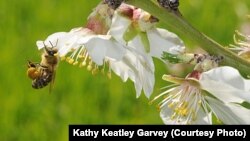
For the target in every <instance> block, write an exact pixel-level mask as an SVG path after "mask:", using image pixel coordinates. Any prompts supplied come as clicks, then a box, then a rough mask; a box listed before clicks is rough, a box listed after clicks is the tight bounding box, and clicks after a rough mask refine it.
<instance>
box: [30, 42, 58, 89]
mask: <svg viewBox="0 0 250 141" xmlns="http://www.w3.org/2000/svg"><path fill="white" fill-rule="evenodd" d="M50 44H51V45H52V43H51V42H50ZM56 54H57V49H55V48H54V46H53V45H52V47H50V48H48V47H47V46H46V45H45V44H44V52H43V54H42V55H41V58H42V59H41V62H40V63H33V62H31V61H28V70H27V75H28V77H29V78H30V79H32V87H33V88H34V89H40V88H43V87H45V86H47V85H48V84H49V83H50V91H51V89H52V84H53V83H54V79H55V74H56V67H57V64H58V60H59V59H58V57H57V55H56Z"/></svg>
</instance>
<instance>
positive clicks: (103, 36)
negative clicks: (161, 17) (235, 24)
mask: <svg viewBox="0 0 250 141" xmlns="http://www.w3.org/2000/svg"><path fill="white" fill-rule="evenodd" d="M156 22H158V19H157V18H155V17H153V16H152V15H150V14H149V13H147V12H145V11H143V10H142V9H139V8H136V7H133V6H131V5H126V4H122V5H121V6H120V7H119V8H117V9H116V10H113V9H112V8H109V6H108V5H107V4H105V3H101V4H99V5H98V6H97V7H96V9H95V10H94V11H93V12H92V13H91V14H90V16H89V18H88V23H87V24H86V26H84V27H78V28H74V29H72V30H71V31H69V32H57V33H54V34H52V35H50V36H48V37H47V39H46V40H45V41H37V46H38V49H42V48H44V47H45V46H46V47H55V48H56V49H57V50H58V56H59V57H60V58H61V59H62V60H64V59H65V60H67V61H68V62H69V63H70V64H73V65H79V66H80V67H84V66H86V67H87V69H88V70H89V71H92V72H93V73H95V72H97V71H99V70H100V69H102V71H105V70H108V74H109V75H108V76H110V74H111V72H112V71H113V72H114V73H115V74H116V75H118V76H119V77H121V79H122V80H123V81H124V82H126V81H127V80H128V79H130V80H132V81H133V82H134V85H135V89H136V96H137V97H139V96H140V94H141V92H142V91H143V92H144V93H145V95H146V97H148V98H149V97H150V95H151V94H152V92H153V89H154V83H155V76H154V72H155V67H154V62H153V57H155V58H158V59H160V60H162V54H163V53H164V52H165V53H168V54H171V55H176V56H178V55H181V54H184V53H185V47H184V44H183V42H182V40H181V39H180V38H179V37H178V36H177V35H175V34H174V33H171V32H169V31H167V30H166V29H161V28H156V26H155V23H156ZM238 44H240V45H241V46H243V47H245V48H246V47H249V46H246V45H245V44H243V43H238ZM248 52H249V51H248ZM248 52H247V53H248ZM244 53H245V52H244ZM196 61H197V66H199V67H200V66H203V67H204V66H205V68H206V70H209V71H207V72H205V71H204V72H203V71H198V70H194V71H193V72H192V73H190V74H189V75H188V76H187V77H186V78H185V79H182V78H176V77H172V76H169V75H164V76H163V79H164V80H167V81H170V82H174V83H175V84H173V85H170V86H167V87H166V88H168V89H167V90H166V91H164V92H163V93H162V94H160V95H159V96H157V97H156V98H155V99H154V100H156V99H159V98H160V97H162V96H165V97H164V98H163V101H162V102H161V103H160V104H159V108H160V110H161V112H160V116H161V118H162V120H163V121H164V123H165V124H213V120H212V119H213V117H216V118H217V119H218V121H219V122H220V123H224V124H250V120H249V119H250V110H249V109H247V107H244V106H242V103H244V102H247V103H250V80H246V79H244V78H242V76H241V75H240V74H239V72H238V71H237V70H236V69H234V68H231V67H217V64H216V65H214V64H215V63H218V62H212V63H211V60H206V59H205V61H201V60H200V58H196ZM201 62H203V64H201ZM204 62H206V63H204ZM211 64H213V65H211ZM207 68H208V69H207ZM203 70H204V69H203ZM154 100H153V101H154Z"/></svg>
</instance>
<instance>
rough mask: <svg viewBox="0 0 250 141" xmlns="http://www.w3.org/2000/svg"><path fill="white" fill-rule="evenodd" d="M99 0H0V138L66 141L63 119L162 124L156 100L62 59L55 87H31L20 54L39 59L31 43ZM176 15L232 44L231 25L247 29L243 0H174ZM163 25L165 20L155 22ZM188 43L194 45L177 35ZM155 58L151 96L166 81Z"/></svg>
mask: <svg viewBox="0 0 250 141" xmlns="http://www.w3.org/2000/svg"><path fill="white" fill-rule="evenodd" d="M98 2H99V0H91V1H90V0H70V1H69V0H40V1H34V0H19V1H18V0H15V1H14V0H1V1H0V33H1V34H0V43H1V47H0V57H1V60H0V65H1V69H0V80H1V82H0V140H1V141H24V140H26V141H67V140H68V125H69V124H162V122H161V119H160V117H159V111H158V110H157V108H156V107H155V106H156V103H155V104H153V105H149V104H148V100H147V99H146V98H145V96H144V95H142V96H141V97H140V98H139V99H136V98H135V90H134V86H133V84H132V82H131V81H129V82H127V83H123V82H122V81H121V80H120V78H119V77H117V76H115V75H114V74H113V75H112V79H111V80H109V79H108V78H107V77H105V76H103V75H101V74H99V75H96V76H93V75H92V74H91V73H89V72H88V71H87V70H86V69H80V68H78V67H74V66H71V65H69V64H67V63H65V62H61V63H60V66H59V67H58V70H57V76H56V80H55V86H54V88H53V91H52V93H51V94H49V89H48V88H45V89H41V90H34V89H32V88H31V80H30V79H28V78H27V76H26V69H27V65H26V63H27V60H28V59H30V60H33V61H39V60H40V54H41V52H39V51H38V50H37V48H36V45H35V42H36V40H39V39H42V40H43V39H45V38H46V37H47V36H48V35H50V34H51V33H54V32H57V31H69V30H70V29H71V28H73V27H78V26H82V25H84V23H86V18H87V16H88V14H89V13H90V12H91V10H92V9H93V8H94V7H95V6H96V5H97V4H98ZM180 3H181V6H180V10H181V11H182V13H183V16H185V17H186V19H187V20H188V21H189V22H190V23H191V24H192V25H193V26H194V27H196V28H197V29H199V30H200V31H202V32H204V33H205V34H207V35H208V36H210V37H212V38H213V39H214V40H216V41H218V42H219V43H221V44H222V45H225V46H226V45H228V44H230V43H233V34H234V30H235V29H243V30H245V31H247V29H248V30H249V29H250V27H249V26H250V24H249V23H248V21H249V19H247V16H246V14H250V12H249V8H250V1H248V0H237V1H232V0H207V1H201V0H180ZM160 26H163V27H164V25H160ZM180 36H181V37H183V36H182V35H180ZM183 39H184V41H185V43H186V45H187V46H189V47H193V46H194V45H195V44H193V43H192V42H190V41H189V40H188V38H187V37H183ZM155 62H156V85H155V91H154V94H153V96H152V97H154V96H155V95H157V94H158V93H160V90H159V89H160V88H161V87H163V86H165V85H166V82H164V81H163V80H161V76H162V74H164V73H166V72H167V71H166V66H164V65H163V64H162V63H161V62H159V61H157V60H155Z"/></svg>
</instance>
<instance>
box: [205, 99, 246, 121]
mask: <svg viewBox="0 0 250 141" xmlns="http://www.w3.org/2000/svg"><path fill="white" fill-rule="evenodd" d="M206 99H207V101H208V102H209V105H210V107H211V109H212V110H213V112H215V114H216V115H217V117H218V118H219V119H220V120H221V121H222V122H223V123H224V124H250V120H249V119H250V110H249V109H246V108H245V107H243V106H240V105H238V104H235V103H223V102H221V101H218V100H216V99H214V98H211V97H206Z"/></svg>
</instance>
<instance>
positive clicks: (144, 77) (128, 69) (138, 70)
mask: <svg viewBox="0 0 250 141" xmlns="http://www.w3.org/2000/svg"><path fill="white" fill-rule="evenodd" d="M135 52H136V51H135V50H133V51H132V50H131V48H130V49H129V50H127V53H126V54H125V56H124V57H123V58H122V60H121V61H114V60H110V66H111V69H112V70H113V71H114V72H115V73H116V74H117V75H118V76H120V77H121V78H122V80H123V81H126V80H127V79H128V78H130V79H131V80H132V81H133V82H134V85H135V89H136V96H137V97H139V96H140V94H141V90H142V89H143V90H144V93H145V95H146V96H147V97H149V96H150V95H151V93H152V91H153V87H154V82H155V79H154V70H153V68H154V67H153V68H151V67H149V66H148V65H147V64H148V62H147V59H145V57H143V56H140V53H135ZM151 61H152V60H151Z"/></svg>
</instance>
